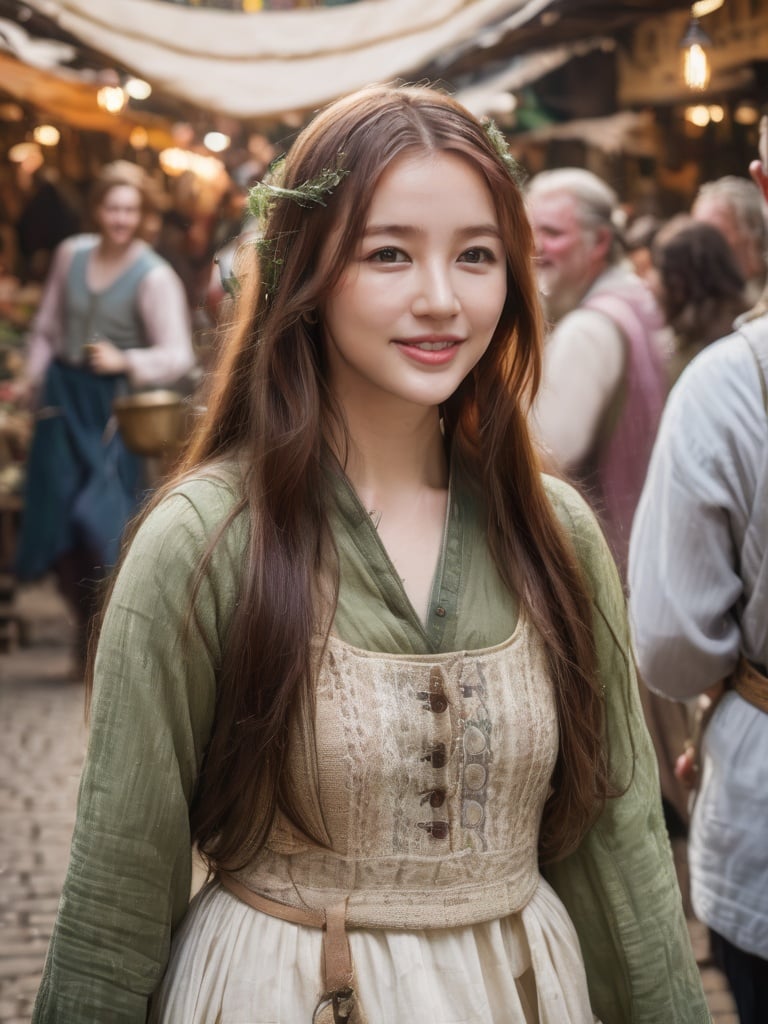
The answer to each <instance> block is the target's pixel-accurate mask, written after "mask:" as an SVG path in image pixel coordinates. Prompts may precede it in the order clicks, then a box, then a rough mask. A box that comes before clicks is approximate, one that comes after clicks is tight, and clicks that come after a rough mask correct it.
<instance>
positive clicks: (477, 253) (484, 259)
mask: <svg viewBox="0 0 768 1024" xmlns="http://www.w3.org/2000/svg"><path fill="white" fill-rule="evenodd" d="M459 259H460V260H461V261H462V262H463V263H495V262H496V256H495V255H494V254H493V252H492V251H491V250H490V249H485V248H482V247H480V248H474V249H465V250H464V252H463V253H462V254H461V256H460V257H459Z"/></svg>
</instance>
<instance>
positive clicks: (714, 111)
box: [709, 103, 725, 124]
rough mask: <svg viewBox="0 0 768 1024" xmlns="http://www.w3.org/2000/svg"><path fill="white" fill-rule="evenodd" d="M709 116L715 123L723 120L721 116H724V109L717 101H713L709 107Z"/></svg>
mask: <svg viewBox="0 0 768 1024" xmlns="http://www.w3.org/2000/svg"><path fill="white" fill-rule="evenodd" d="M709 117H710V120H711V121H713V122H714V123H715V124H720V122H721V121H722V120H723V118H724V117H725V111H724V110H723V108H722V107H721V106H720V104H719V103H713V104H712V106H711V107H710V108H709Z"/></svg>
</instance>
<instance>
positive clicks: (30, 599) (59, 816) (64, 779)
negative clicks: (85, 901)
mask: <svg viewBox="0 0 768 1024" xmlns="http://www.w3.org/2000/svg"><path fill="white" fill-rule="evenodd" d="M20 605H21V607H22V611H23V615H24V618H25V621H27V623H28V627H29V628H28V633H29V640H30V641H31V642H32V645H31V646H28V647H24V648H19V649H17V650H15V651H13V652H12V653H10V654H0V1024H28V1022H29V1020H30V1017H31V1012H32V1005H33V1002H34V997H35V992H36V991H37V986H38V983H39V980H40V972H41V970H42V967H43V962H44V959H45V951H46V948H47V945H48V937H49V935H50V932H51V928H52V927H53V921H54V917H55V914H56V906H57V903H58V897H59V892H60V890H61V886H62V883H63V881H64V873H65V870H66V862H67V856H68V851H69V842H70V837H71V834H72V826H73V824H74V815H75V802H76V798H77V784H78V779H79V775H80V769H81V766H82V760H83V754H84V751H85V739H86V732H85V726H84V724H83V687H82V683H81V682H79V681H72V680H70V679H68V672H69V669H70V655H69V647H68V642H69V627H68V625H67V623H66V622H65V621H64V619H63V610H62V608H61V606H60V605H59V604H58V601H57V599H56V598H55V595H54V594H53V592H52V591H51V589H50V588H49V587H45V586H43V587H40V588H29V589H27V590H25V591H24V592H22V594H21V595H20ZM689 927H690V931H691V939H692V942H693V948H694V951H695V953H696V957H697V960H698V961H699V964H700V968H701V975H702V980H703V983H704V990H705V992H706V993H707V999H708V1002H709V1006H710V1009H711V1011H712V1019H713V1021H714V1022H715V1024H738V1017H737V1015H736V1013H735V1011H734V1008H733V1002H732V1000H731V997H730V994H729V993H728V991H727V990H726V988H725V985H724V982H723V977H722V975H721V974H720V972H719V971H718V970H717V969H716V968H715V967H713V966H711V965H710V964H709V963H708V959H707V940H706V931H705V929H704V927H703V926H702V925H701V924H700V923H699V922H698V921H695V920H691V921H690V922H689ZM84 1024H85V1022H84ZM670 1024H673V1022H672V1021H670Z"/></svg>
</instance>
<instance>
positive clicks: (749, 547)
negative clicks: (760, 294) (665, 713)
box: [629, 125, 768, 1024]
mask: <svg viewBox="0 0 768 1024" xmlns="http://www.w3.org/2000/svg"><path fill="white" fill-rule="evenodd" d="M766 142H768V125H766ZM750 171H751V173H752V176H753V178H754V180H755V182H756V183H757V184H758V185H759V186H760V188H761V189H762V192H763V195H764V197H765V198H766V200H768V173H767V172H766V170H765V169H764V168H763V166H762V165H761V164H760V163H759V162H758V161H755V162H754V163H753V164H752V165H751V167H750ZM765 298H766V296H764V300H765ZM761 308H762V312H760V310H758V315H754V316H752V318H751V319H749V318H748V319H747V321H746V322H745V323H743V324H742V325H741V327H740V328H738V329H737V330H736V332H735V333H734V334H731V335H729V336H728V337H726V338H724V339H722V340H720V341H719V342H716V343H715V344H714V345H713V346H711V347H710V348H708V349H707V350H705V351H704V352H702V353H701V355H700V356H698V357H697V358H696V359H695V360H694V361H693V362H692V363H691V364H690V366H689V367H688V368H687V370H686V371H685V372H684V374H683V376H682V377H681V378H680V380H679V382H678V384H677V385H676V387H675V388H674V390H673V391H672V394H671V396H670V398H669V401H668V404H667V407H666V410H665V412H664V417H663V419H662V423H661V427H660V430H659V435H658V438H657V442H656V446H655V449H654V453H653V457H652V460H651V465H650V470H649V474H648V479H647V482H646V486H645V489H644V491H643V495H642V498H641V501H640V504H639V506H638V509H637V514H636V517H635V524H634V529H633V532H632V539H631V545H630V560H629V582H630V611H631V617H632V620H633V627H634V632H635V641H636V647H637V656H638V661H639V665H640V669H641V672H642V675H643V678H644V679H645V681H646V683H647V684H648V685H649V686H650V687H652V688H653V689H654V690H655V691H656V692H658V693H659V694H662V695H663V696H666V697H669V698H673V699H675V700H689V699H691V698H694V697H696V696H697V695H699V694H703V693H705V691H710V692H714V694H715V695H717V694H718V693H719V692H720V691H722V689H723V684H722V681H723V680H727V683H726V686H725V692H724V694H723V695H722V697H720V699H719V702H718V703H717V705H716V708H715V711H714V713H713V715H712V717H711V720H710V722H709V725H708V726H707V729H706V732H705V734H704V740H703V744H702V751H701V754H702V767H701V772H700V780H699V782H700V785H699V791H698V796H697V799H696V803H695V806H694V811H693V820H692V824H691V832H690V840H689V856H690V871H691V889H692V893H691V894H692V901H693V907H694V910H695V912H696V914H697V916H698V917H699V918H700V919H701V920H702V921H703V922H704V923H705V924H707V925H708V927H709V929H710V933H711V937H712V950H713V954H714V956H715V959H716V961H717V962H718V964H719V965H720V966H721V968H722V969H723V971H724V972H725V974H726V976H727V977H728V980H729V983H730V986H731V989H732V991H733V994H734V997H735V1000H736V1003H737V1006H738V1010H739V1017H740V1020H741V1024H764V1022H765V1021H768V962H767V961H768V680H766V679H765V678H764V676H765V674H766V665H767V664H768V392H767V391H766V385H765V380H766V377H768V314H766V313H765V311H764V310H765V306H764V305H763V304H761ZM713 687H714V691H713V690H712V688H713Z"/></svg>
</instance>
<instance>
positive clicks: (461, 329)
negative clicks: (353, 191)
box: [321, 153, 507, 411]
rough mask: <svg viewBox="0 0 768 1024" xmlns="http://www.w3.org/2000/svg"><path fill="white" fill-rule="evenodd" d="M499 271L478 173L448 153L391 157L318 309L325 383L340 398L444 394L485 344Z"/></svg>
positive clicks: (501, 292) (492, 220)
mask: <svg viewBox="0 0 768 1024" xmlns="http://www.w3.org/2000/svg"><path fill="white" fill-rule="evenodd" d="M333 241H334V239H333V238H332V239H331V240H330V242H329V243H328V246H329V247H330V246H331V245H332V244H333ZM506 281H507V267H506V258H505V254H504V246H503V244H502V240H501V237H500V232H499V224H498V218H497V216H496V211H495V208H494V204H493V200H492V198H491V193H490V190H489V188H488V186H487V184H486V182H485V179H484V178H483V177H482V176H481V174H480V173H479V172H478V171H477V170H475V169H474V167H472V165H471V164H470V163H468V162H467V161H465V160H463V159H462V158H461V157H459V156H457V155H455V154H451V153H428V154H424V153H419V154H408V153H406V154H404V155H403V156H401V157H399V158H398V159H396V160H395V161H394V162H393V163H392V164H391V165H390V166H389V167H388V168H387V170H386V171H385V172H384V173H383V175H382V177H381V179H380V181H379V183H378V186H377V188H376V190H375V192H374V195H373V201H372V203H371V207H370V210H369V213H368V218H367V222H366V226H365V230H364V232H363V236H362V238H361V239H360V242H359V243H358V246H357V250H356V252H354V253H353V254H352V259H351V260H350V262H349V264H348V265H347V267H346V268H345V270H344V272H343V274H342V276H341V279H340V281H339V283H338V284H337V285H336V286H335V288H334V289H333V291H332V292H331V294H330V296H329V298H328V299H327V301H326V302H325V305H324V307H323V309H322V311H321V312H322V320H323V325H324V331H325V346H326V354H327V365H328V374H329V383H330V387H331V390H332V391H333V392H334V394H335V395H336V397H337V398H338V399H339V400H340V401H341V403H342V406H344V405H345V404H346V403H348V402H352V401H353V402H355V403H357V404H359V403H361V402H362V403H365V408H367V409H370V410H371V411H373V410H374V408H375V407H376V406H377V405H380V404H381V403H382V402H386V403H389V404H391V402H392V401H396V402H400V403H403V402H405V403H411V404H416V405H420V406H437V405H439V404H440V403H442V402H445V401H446V399H447V398H449V397H450V395H452V394H453V393H454V392H455V391H456V389H457V388H458V386H459V384H460V383H461V382H462V380H463V379H464V378H465V377H466V376H467V374H468V373H469V372H470V371H471V370H472V368H473V367H474V366H475V364H476V363H477V362H478V360H479V359H480V358H481V357H482V355H483V353H484V352H485V350H486V349H487V348H488V345H489V343H490V341H491V338H492V336H493V333H494V330H495V328H496V325H497V323H498V321H499V317H500V316H501V312H502V308H503V306H504V301H505V298H506V294H507V284H506Z"/></svg>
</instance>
